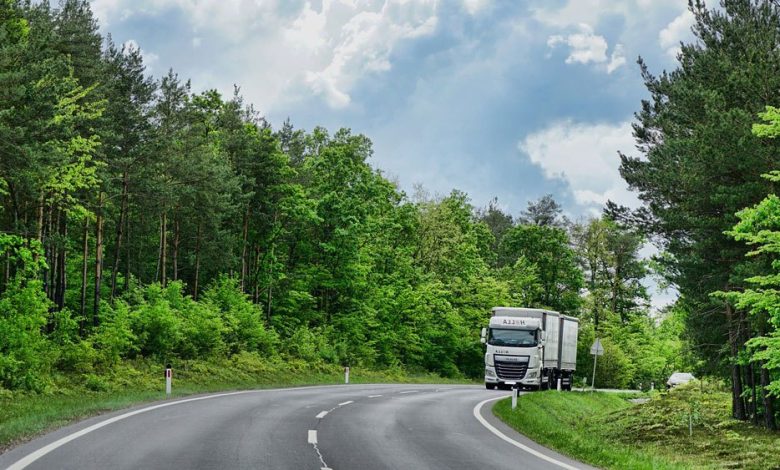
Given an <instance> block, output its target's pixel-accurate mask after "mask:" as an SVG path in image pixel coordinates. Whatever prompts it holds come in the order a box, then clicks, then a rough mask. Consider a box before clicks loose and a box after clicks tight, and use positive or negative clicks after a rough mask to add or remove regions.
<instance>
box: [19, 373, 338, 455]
mask: <svg viewBox="0 0 780 470" xmlns="http://www.w3.org/2000/svg"><path fill="white" fill-rule="evenodd" d="M336 387H343V385H323V386H320V387H289V388H282V389H280V388H277V389H265V390H241V391H239V392H228V393H217V394H215V395H206V396H202V397H195V398H187V399H184V400H176V401H169V402H165V403H160V404H158V405H152V406H147V407H146V408H141V409H138V410H135V411H130V412H127V413H124V414H121V415H119V416H114V417H113V418H109V419H106V420H104V421H101V422H99V423H95V424H93V425H92V426H89V427H86V428H84V429H82V430H80V431H76V432H74V433H72V434H68V435H67V436H65V437H63V438H60V439H58V440H56V441H54V442H52V443H51V444H48V445H46V446H44V447H41V448H40V449H38V450H36V451H34V452H31V453H29V454H27V455H26V456H25V457H23V458H21V459H19V460H17V461H16V462H14V463H13V464H11V466H10V467H8V468H6V470H22V469H24V468H27V466H28V465H30V464H31V463H33V462H35V461H36V460H38V459H40V458H41V457H43V456H44V455H46V454H48V453H49V452H51V451H53V450H55V449H57V448H59V447H62V446H64V445H65V444H67V443H68V442H70V441H72V440H74V439H78V438H79V437H81V436H84V435H86V434H89V433H91V432H92V431H95V430H98V429H100V428H102V427H104V426H108V425H109V424H112V423H116V422H117V421H121V420H123V419H125V418H129V417H131V416H135V415H139V414H141V413H146V412H147V411H154V410H158V409H160V408H166V407H168V406H174V405H181V404H183V403H191V402H194V401H200V400H209V399H211V398H220V397H227V396H231V395H243V394H246V393H268V392H278V391H280V390H313V389H321V388H336Z"/></svg>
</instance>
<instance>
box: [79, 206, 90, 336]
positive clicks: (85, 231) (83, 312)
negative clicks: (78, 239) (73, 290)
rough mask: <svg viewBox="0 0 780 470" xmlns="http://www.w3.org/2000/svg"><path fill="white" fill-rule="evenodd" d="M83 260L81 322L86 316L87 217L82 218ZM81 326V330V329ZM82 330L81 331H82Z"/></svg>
mask: <svg viewBox="0 0 780 470" xmlns="http://www.w3.org/2000/svg"><path fill="white" fill-rule="evenodd" d="M83 247H84V251H83V256H84V257H83V262H82V264H81V310H80V312H81V322H82V325H83V324H84V323H85V321H86V318H87V268H88V265H89V219H88V218H86V217H85V218H84V236H83ZM83 329H84V328H83V326H82V330H83ZM82 332H83V331H82Z"/></svg>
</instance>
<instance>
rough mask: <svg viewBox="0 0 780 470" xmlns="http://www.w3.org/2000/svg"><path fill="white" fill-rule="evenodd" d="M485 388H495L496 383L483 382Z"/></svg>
mask: <svg viewBox="0 0 780 470" xmlns="http://www.w3.org/2000/svg"><path fill="white" fill-rule="evenodd" d="M485 388H486V389H488V390H495V389H496V384H491V383H488V382H485Z"/></svg>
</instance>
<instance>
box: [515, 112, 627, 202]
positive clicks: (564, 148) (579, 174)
mask: <svg viewBox="0 0 780 470" xmlns="http://www.w3.org/2000/svg"><path fill="white" fill-rule="evenodd" d="M518 147H519V148H520V150H522V151H523V152H525V153H526V154H527V155H528V157H529V158H530V159H531V161H532V162H533V163H534V164H536V165H537V166H539V167H540V168H541V169H542V170H543V171H544V175H545V176H546V177H547V178H551V179H561V180H564V181H566V182H567V183H568V185H569V187H570V188H571V191H572V193H573V194H574V198H575V200H576V201H577V203H578V204H580V205H583V206H586V207H593V206H602V205H603V204H604V203H606V202H607V200H613V201H615V202H617V203H620V204H624V205H628V206H630V207H637V206H638V200H637V198H636V196H634V195H633V194H632V193H631V192H629V191H628V189H627V188H626V183H625V182H624V181H623V179H622V178H621V176H620V173H619V172H618V167H619V165H620V160H619V158H618V155H617V152H618V151H619V150H620V151H624V152H626V151H629V150H631V149H633V148H634V138H633V136H632V129H631V123H630V121H626V122H623V123H619V124H582V123H575V122H573V121H571V120H567V121H562V122H558V123H555V124H553V125H551V126H549V127H547V128H546V129H543V130H541V131H539V132H536V133H533V134H530V135H528V136H527V137H526V138H525V139H523V140H522V141H521V142H520V144H519V145H518Z"/></svg>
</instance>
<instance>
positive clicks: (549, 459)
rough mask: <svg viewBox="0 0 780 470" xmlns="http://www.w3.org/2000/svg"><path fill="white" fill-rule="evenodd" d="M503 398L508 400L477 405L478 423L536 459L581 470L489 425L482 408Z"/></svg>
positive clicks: (498, 398)
mask: <svg viewBox="0 0 780 470" xmlns="http://www.w3.org/2000/svg"><path fill="white" fill-rule="evenodd" d="M502 398H506V397H504V396H501V397H496V398H488V399H487V400H483V401H481V402H479V403H477V405H476V406H475V407H474V417H475V418H477V421H479V422H480V424H482V426H485V427H486V428H487V429H488V431H490V432H492V433H493V434H495V435H496V436H498V437H500V438H501V439H502V440H504V441H506V442H508V443H510V444H512V445H513V446H515V447H517V448H519V449H521V450H523V451H525V452H528V453H529V454H531V455H534V456H536V457H539V458H540V459H542V460H545V461H547V462H550V463H551V464H553V465H557V466H559V467H561V468H565V469H567V470H579V469H578V468H577V467H572V466H571V465H569V464H567V463H565V462H561V461H560V460H556V459H554V458H552V457H550V456H549V455H545V454H543V453H541V452H539V451H538V450H536V449H532V448H530V447H528V446H527V445H525V444H521V443H520V442H517V441H516V440H514V439H512V438H511V437H509V436H507V435H506V434H504V433H502V432H501V431H499V430H498V429H496V428H495V426H493V425H492V424H490V423H488V421H487V420H486V419H485V418H483V417H482V413H481V412H480V411H481V410H482V406H483V405H484V404H485V403H488V402H491V401H496V400H500V399H502Z"/></svg>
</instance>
